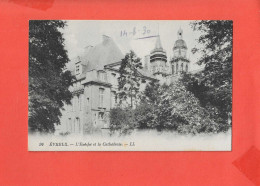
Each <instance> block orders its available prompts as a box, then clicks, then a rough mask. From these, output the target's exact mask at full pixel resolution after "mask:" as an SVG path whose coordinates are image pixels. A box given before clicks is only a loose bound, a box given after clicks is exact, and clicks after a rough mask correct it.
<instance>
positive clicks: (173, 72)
mask: <svg viewBox="0 0 260 186" xmlns="http://www.w3.org/2000/svg"><path fill="white" fill-rule="evenodd" d="M174 68H175V67H174V65H172V74H174V71H175V69H174Z"/></svg>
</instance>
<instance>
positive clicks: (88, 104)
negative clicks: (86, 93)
mask: <svg viewBox="0 0 260 186" xmlns="http://www.w3.org/2000/svg"><path fill="white" fill-rule="evenodd" d="M87 106H89V98H87Z"/></svg>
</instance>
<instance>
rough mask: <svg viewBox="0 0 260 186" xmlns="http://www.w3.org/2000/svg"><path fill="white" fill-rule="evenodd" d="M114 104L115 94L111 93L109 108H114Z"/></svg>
mask: <svg viewBox="0 0 260 186" xmlns="http://www.w3.org/2000/svg"><path fill="white" fill-rule="evenodd" d="M115 104H116V92H115V91H112V92H111V107H112V108H114V107H115Z"/></svg>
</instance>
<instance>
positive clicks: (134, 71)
mask: <svg viewBox="0 0 260 186" xmlns="http://www.w3.org/2000/svg"><path fill="white" fill-rule="evenodd" d="M141 68H142V63H141V59H140V58H138V57H137V56H136V55H135V53H134V52H133V51H130V53H128V54H126V56H125V58H124V59H122V61H121V66H120V69H119V72H120V77H119V78H118V84H119V86H118V90H119V93H118V98H119V100H120V103H122V102H124V101H125V102H127V100H128V99H130V106H131V107H133V104H134V102H135V103H136V101H137V95H138V93H139V87H140V82H141V79H140V76H139V73H138V69H141Z"/></svg>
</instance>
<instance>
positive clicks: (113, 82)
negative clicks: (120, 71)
mask: <svg viewBox="0 0 260 186" xmlns="http://www.w3.org/2000/svg"><path fill="white" fill-rule="evenodd" d="M111 75H112V84H116V74H115V73H111Z"/></svg>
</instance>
